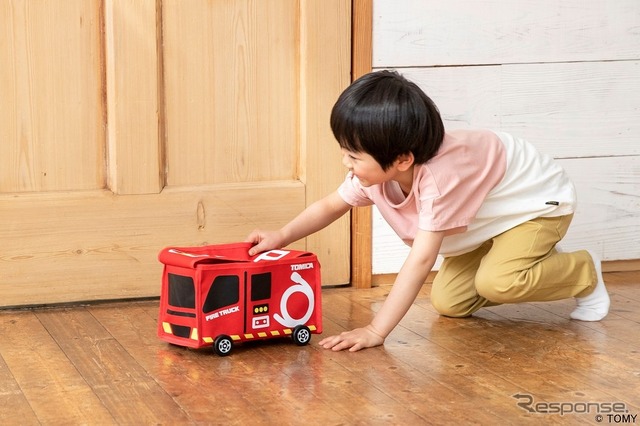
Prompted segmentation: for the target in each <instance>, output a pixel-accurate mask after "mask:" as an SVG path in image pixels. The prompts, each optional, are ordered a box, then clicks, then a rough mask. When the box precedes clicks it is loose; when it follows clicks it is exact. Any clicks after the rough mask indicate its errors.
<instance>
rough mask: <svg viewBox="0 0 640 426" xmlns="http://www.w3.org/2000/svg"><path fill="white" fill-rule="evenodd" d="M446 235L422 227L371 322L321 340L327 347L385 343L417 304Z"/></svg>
mask: <svg viewBox="0 0 640 426" xmlns="http://www.w3.org/2000/svg"><path fill="white" fill-rule="evenodd" d="M443 237H444V232H429V231H422V230H419V231H418V234H417V235H416V238H415V239H414V241H413V246H412V247H411V251H410V252H409V256H407V259H406V260H405V262H404V264H403V265H402V268H401V269H400V272H399V273H398V276H397V278H396V281H395V283H394V284H393V287H392V288H391V291H390V292H389V295H388V296H387V299H386V300H385V301H384V303H383V305H382V308H380V311H378V313H377V314H376V316H375V317H374V318H373V321H371V324H369V325H367V326H366V327H364V328H357V329H355V330H352V331H347V332H343V333H341V334H340V335H337V336H330V337H326V338H324V339H322V340H321V341H320V342H319V344H320V345H321V346H322V347H324V348H325V349H332V350H334V351H339V350H343V349H349V351H351V352H354V351H358V350H360V349H364V348H369V347H372V346H378V345H381V344H382V343H384V339H385V338H386V337H387V335H389V333H391V330H393V329H394V328H395V326H396V325H398V323H399V322H400V320H401V319H402V317H404V315H405V314H406V313H407V311H408V310H409V308H410V307H411V305H412V304H413V302H414V300H415V298H416V296H417V295H418V292H419V291H420V287H422V284H423V283H424V281H425V280H426V278H427V275H428V274H429V272H430V271H431V268H433V265H434V263H435V261H436V257H437V256H438V252H439V250H440V245H441V244H442V238H443Z"/></svg>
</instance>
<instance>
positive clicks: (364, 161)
mask: <svg viewBox="0 0 640 426" xmlns="http://www.w3.org/2000/svg"><path fill="white" fill-rule="evenodd" d="M342 164H344V166H345V167H346V168H348V169H349V170H350V171H351V172H353V174H354V175H355V176H356V177H357V178H358V180H359V181H360V184H361V185H362V186H364V187H368V186H371V185H376V184H380V183H383V182H387V181H389V180H392V179H393V178H394V177H395V175H396V170H395V167H393V166H392V167H390V168H389V169H388V170H386V171H385V170H383V169H382V167H381V166H380V163H378V162H377V161H376V160H375V159H374V158H373V157H372V156H371V155H369V154H367V153H364V152H352V151H347V150H346V149H342Z"/></svg>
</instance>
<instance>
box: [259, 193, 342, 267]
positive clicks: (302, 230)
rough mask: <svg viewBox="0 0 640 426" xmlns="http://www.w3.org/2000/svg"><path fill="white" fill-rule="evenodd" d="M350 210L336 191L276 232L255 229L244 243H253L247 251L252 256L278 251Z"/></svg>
mask: <svg viewBox="0 0 640 426" xmlns="http://www.w3.org/2000/svg"><path fill="white" fill-rule="evenodd" d="M350 209H351V206H350V205H349V204H347V203H346V202H345V201H344V200H343V199H342V197H340V195H339V194H338V192H337V191H334V192H332V193H331V194H329V195H327V196H326V197H324V198H322V199H320V200H318V201H316V202H315V203H313V204H311V205H310V206H309V207H307V208H306V209H304V210H303V211H302V213H300V214H299V215H298V216H296V217H295V218H294V219H293V220H292V221H291V222H289V223H288V224H286V225H285V226H283V227H282V228H281V229H280V230H278V231H262V230H260V229H256V230H255V231H253V232H252V233H251V234H249V236H248V237H247V239H246V241H247V242H251V243H255V244H256V245H255V246H253V247H252V248H251V249H250V250H249V255H250V256H253V255H255V254H258V253H260V252H263V251H267V250H273V249H279V248H282V247H285V246H287V245H289V244H291V243H292V242H294V241H298V240H299V239H301V238H304V237H306V236H308V235H311V234H313V233H314V232H317V231H319V230H321V229H323V228H324V227H326V226H327V225H329V224H331V223H332V222H334V221H335V220H337V219H338V218H340V217H341V216H342V215H344V214H345V213H346V212H348V211H349V210H350Z"/></svg>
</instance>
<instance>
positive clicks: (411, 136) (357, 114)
mask: <svg viewBox="0 0 640 426" xmlns="http://www.w3.org/2000/svg"><path fill="white" fill-rule="evenodd" d="M331 130H333V134H334V136H335V138H336V139H337V140H338V143H339V144H340V147H341V148H344V149H346V150H348V151H351V152H365V153H367V154H369V155H371V156H372V157H373V158H374V159H375V160H376V161H377V162H378V163H379V164H380V166H381V167H382V169H383V170H387V169H388V168H389V167H390V166H391V165H392V164H393V162H394V161H395V160H396V159H397V158H398V156H399V155H402V154H408V153H409V152H411V153H413V156H414V159H415V163H416V164H423V163H426V162H427V161H429V160H430V159H431V158H432V157H433V156H435V155H436V153H437V152H438V149H440V145H442V140H443V139H444V124H443V123H442V118H441V117H440V112H439V111H438V108H437V107H436V105H435V104H434V103H433V101H432V100H431V99H430V98H429V97H428V96H427V95H426V94H425V93H424V91H422V89H420V88H419V87H418V86H417V85H416V84H415V83H412V82H411V81H409V80H407V79H406V78H404V77H403V76H401V75H400V74H398V73H397V72H395V71H387V70H384V71H376V72H372V73H369V74H365V75H364V76H362V77H360V78H359V79H357V80H356V81H354V82H353V83H352V84H351V85H350V86H349V87H348V88H347V89H346V90H345V91H344V92H342V94H341V95H340V97H339V98H338V101H337V102H336V104H335V105H334V106H333V109H332V111H331Z"/></svg>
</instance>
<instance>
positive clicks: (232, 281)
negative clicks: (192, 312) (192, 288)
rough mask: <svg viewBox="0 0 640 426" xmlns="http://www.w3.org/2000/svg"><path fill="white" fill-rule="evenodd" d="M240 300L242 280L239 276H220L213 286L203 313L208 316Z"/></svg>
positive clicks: (205, 302) (203, 306)
mask: <svg viewBox="0 0 640 426" xmlns="http://www.w3.org/2000/svg"><path fill="white" fill-rule="evenodd" d="M239 300H240V278H238V276H237V275H219V276H217V277H216V278H215V279H214V280H213V283H212V284H211V288H210V289H209V293H207V298H206V300H205V301H204V304H203V305H202V312H204V313H205V314H208V313H209V312H213V311H215V310H217V309H220V308H224V307H225V306H229V305H233V304H235V303H238V301H239Z"/></svg>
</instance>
